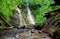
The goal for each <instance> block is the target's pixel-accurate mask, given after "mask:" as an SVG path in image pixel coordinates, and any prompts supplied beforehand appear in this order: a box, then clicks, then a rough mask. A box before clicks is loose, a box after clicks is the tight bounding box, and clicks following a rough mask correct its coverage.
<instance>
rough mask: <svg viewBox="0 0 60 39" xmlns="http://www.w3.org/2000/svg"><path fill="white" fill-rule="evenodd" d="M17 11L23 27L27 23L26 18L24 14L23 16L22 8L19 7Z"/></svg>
mask: <svg viewBox="0 0 60 39" xmlns="http://www.w3.org/2000/svg"><path fill="white" fill-rule="evenodd" d="M16 11H17V13H18V18H19V21H20V22H19V24H20V25H19V27H23V26H24V25H26V23H25V21H24V19H23V16H22V13H21V9H19V8H18V7H17V8H16Z"/></svg>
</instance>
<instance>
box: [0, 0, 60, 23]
mask: <svg viewBox="0 0 60 39" xmlns="http://www.w3.org/2000/svg"><path fill="white" fill-rule="evenodd" d="M51 4H55V2H54V0H0V14H2V15H3V17H4V18H5V19H6V21H9V20H10V17H11V16H13V10H14V9H16V7H17V6H21V7H23V6H28V7H29V8H30V9H31V11H32V14H33V15H34V18H35V22H37V23H43V22H44V21H45V20H46V17H44V15H45V13H47V12H50V11H54V10H57V9H59V8H60V6H59V5H56V6H50V5H51ZM23 13H24V12H23ZM0 21H1V20H0ZM1 23H2V22H1Z"/></svg>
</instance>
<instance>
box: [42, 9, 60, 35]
mask: <svg viewBox="0 0 60 39" xmlns="http://www.w3.org/2000/svg"><path fill="white" fill-rule="evenodd" d="M50 14H51V16H50V18H48V19H47V20H46V22H44V24H43V26H44V27H43V29H42V31H43V32H45V33H47V34H49V35H51V36H53V32H54V31H55V30H57V29H59V28H60V24H59V23H60V10H57V11H52V13H50ZM56 34H58V33H56Z"/></svg>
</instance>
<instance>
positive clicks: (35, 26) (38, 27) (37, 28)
mask: <svg viewBox="0 0 60 39" xmlns="http://www.w3.org/2000/svg"><path fill="white" fill-rule="evenodd" d="M34 28H35V29H36V30H41V29H42V26H40V24H35V25H34Z"/></svg>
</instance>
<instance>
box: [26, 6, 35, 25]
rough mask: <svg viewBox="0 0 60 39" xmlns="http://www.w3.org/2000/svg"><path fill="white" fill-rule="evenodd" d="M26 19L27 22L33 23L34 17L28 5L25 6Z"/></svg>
mask: <svg viewBox="0 0 60 39" xmlns="http://www.w3.org/2000/svg"><path fill="white" fill-rule="evenodd" d="M27 19H28V20H29V24H32V25H35V21H34V17H33V15H32V14H31V10H30V8H29V7H27Z"/></svg>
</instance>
